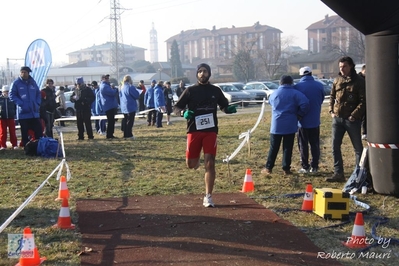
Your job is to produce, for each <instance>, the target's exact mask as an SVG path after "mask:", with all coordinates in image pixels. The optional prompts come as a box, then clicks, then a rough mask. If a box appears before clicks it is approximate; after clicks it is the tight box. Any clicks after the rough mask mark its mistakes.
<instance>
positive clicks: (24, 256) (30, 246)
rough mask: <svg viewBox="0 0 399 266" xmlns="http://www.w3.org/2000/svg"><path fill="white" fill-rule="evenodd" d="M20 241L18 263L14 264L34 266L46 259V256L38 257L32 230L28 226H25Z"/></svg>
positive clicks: (17, 265)
mask: <svg viewBox="0 0 399 266" xmlns="http://www.w3.org/2000/svg"><path fill="white" fill-rule="evenodd" d="M22 241H23V242H22V248H21V256H20V259H19V263H17V264H16V265H15V266H36V265H40V264H42V263H43V261H45V260H46V257H42V258H40V255H39V251H38V250H37V247H36V246H35V240H34V237H33V235H32V231H31V230H30V228H29V227H25V229H24V234H23V238H22Z"/></svg>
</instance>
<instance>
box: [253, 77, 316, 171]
mask: <svg viewBox="0 0 399 266" xmlns="http://www.w3.org/2000/svg"><path fill="white" fill-rule="evenodd" d="M293 83H294V80H293V79H292V77H291V76H288V75H283V76H282V77H281V79H280V86H279V87H278V89H277V90H276V91H275V92H273V93H272V94H271V95H270V98H269V104H270V105H271V106H272V121H271V126H270V149H269V154H268V156H267V160H266V166H265V168H264V169H263V170H262V172H261V173H262V174H266V175H269V174H271V173H272V169H273V167H274V163H275V161H276V158H277V154H278V151H279V149H280V144H281V141H283V162H282V168H283V171H284V175H290V174H292V172H291V158H292V149H293V147H294V140H295V133H296V132H297V130H298V120H300V119H301V118H302V117H303V116H304V115H306V114H307V112H308V110H309V100H308V99H307V98H306V96H305V95H304V94H303V93H302V92H299V91H298V90H296V89H295V88H294V86H293Z"/></svg>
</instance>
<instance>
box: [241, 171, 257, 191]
mask: <svg viewBox="0 0 399 266" xmlns="http://www.w3.org/2000/svg"><path fill="white" fill-rule="evenodd" d="M251 191H254V182H253V181H252V171H251V169H247V171H246V172H245V177H244V184H243V185H242V190H241V192H251Z"/></svg>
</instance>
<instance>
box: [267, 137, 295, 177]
mask: <svg viewBox="0 0 399 266" xmlns="http://www.w3.org/2000/svg"><path fill="white" fill-rule="evenodd" d="M281 140H283V162H282V166H283V170H285V171H288V170H290V169H291V159H292V149H293V147H294V140H295V133H293V134H287V135H278V134H270V149H269V154H268V156H267V160H266V168H267V169H269V170H272V169H273V167H274V163H275V162H276V158H277V154H278V151H279V150H280V144H281Z"/></svg>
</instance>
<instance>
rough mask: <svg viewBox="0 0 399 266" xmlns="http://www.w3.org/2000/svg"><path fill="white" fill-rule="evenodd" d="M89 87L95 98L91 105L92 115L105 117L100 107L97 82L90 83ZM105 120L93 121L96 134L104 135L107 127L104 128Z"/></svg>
mask: <svg viewBox="0 0 399 266" xmlns="http://www.w3.org/2000/svg"><path fill="white" fill-rule="evenodd" d="M91 86H92V88H93V93H94V96H95V100H94V102H93V104H92V108H91V109H92V113H93V114H94V115H95V116H99V115H105V112H104V111H103V108H102V105H101V100H100V87H99V86H98V83H97V81H95V80H94V81H92V82H91ZM106 122H107V120H106V119H100V120H95V128H96V132H97V133H98V134H100V135H105V134H106V130H107V126H106Z"/></svg>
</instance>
